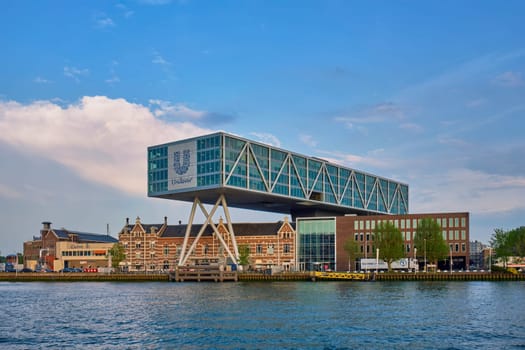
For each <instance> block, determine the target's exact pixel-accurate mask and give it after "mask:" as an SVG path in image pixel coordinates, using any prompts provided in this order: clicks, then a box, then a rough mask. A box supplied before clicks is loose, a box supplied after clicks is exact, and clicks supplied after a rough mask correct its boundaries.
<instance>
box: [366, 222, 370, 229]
mask: <svg viewBox="0 0 525 350" xmlns="http://www.w3.org/2000/svg"><path fill="white" fill-rule="evenodd" d="M366 229H367V230H370V220H366Z"/></svg>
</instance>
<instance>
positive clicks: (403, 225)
mask: <svg viewBox="0 0 525 350" xmlns="http://www.w3.org/2000/svg"><path fill="white" fill-rule="evenodd" d="M401 228H402V229H404V228H405V220H401Z"/></svg>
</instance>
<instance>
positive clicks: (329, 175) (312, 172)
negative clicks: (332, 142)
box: [148, 132, 408, 214]
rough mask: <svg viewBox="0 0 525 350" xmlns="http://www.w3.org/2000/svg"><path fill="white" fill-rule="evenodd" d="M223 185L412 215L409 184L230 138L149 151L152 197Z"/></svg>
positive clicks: (217, 136)
mask: <svg viewBox="0 0 525 350" xmlns="http://www.w3.org/2000/svg"><path fill="white" fill-rule="evenodd" d="M220 187H230V188H236V189H244V190H248V191H256V192H257V193H262V194H264V193H266V194H268V195H277V196H285V197H287V198H294V199H297V200H301V201H305V202H309V203H310V204H316V203H321V204H323V203H324V204H329V205H335V206H340V207H342V208H351V209H357V210H362V211H371V212H375V213H388V214H406V213H408V186H407V185H405V184H402V183H399V182H395V181H392V180H388V179H384V178H380V177H377V176H374V175H370V174H366V173H363V172H359V171H356V170H354V169H350V168H345V167H341V166H338V165H335V164H332V163H329V162H327V161H324V160H322V159H319V158H314V157H306V156H303V155H300V154H296V153H291V152H288V151H284V150H281V149H277V148H274V147H272V146H269V145H264V144H260V143H257V142H253V141H250V140H246V139H243V138H239V137H237V136H233V135H230V134H226V133H222V132H219V133H215V134H211V135H206V136H201V137H198V138H194V139H188V140H181V141H177V142H173V143H170V144H165V145H159V146H152V147H149V148H148V195H149V196H151V197H155V196H162V195H166V194H171V193H177V192H181V191H185V192H188V191H192V190H196V189H199V190H200V189H206V188H209V189H213V188H220ZM273 198H274V199H275V197H273Z"/></svg>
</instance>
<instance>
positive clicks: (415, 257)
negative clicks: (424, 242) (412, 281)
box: [414, 247, 419, 273]
mask: <svg viewBox="0 0 525 350" xmlns="http://www.w3.org/2000/svg"><path fill="white" fill-rule="evenodd" d="M416 259H417V248H415V247H414V261H415V260H416ZM417 267H418V268H417V270H419V264H418V265H417ZM414 273H416V266H414Z"/></svg>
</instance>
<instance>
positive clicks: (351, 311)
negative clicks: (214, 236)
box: [0, 282, 525, 350]
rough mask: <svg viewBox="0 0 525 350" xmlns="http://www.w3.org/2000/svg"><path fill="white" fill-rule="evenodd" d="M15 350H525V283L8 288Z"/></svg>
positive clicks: (3, 307)
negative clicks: (79, 349) (39, 349)
mask: <svg viewBox="0 0 525 350" xmlns="http://www.w3.org/2000/svg"><path fill="white" fill-rule="evenodd" d="M0 292H1V295H2V299H1V302H0V315H1V316H2V322H1V324H0V348H6V349H35V348H46V349H66V348H67V349H70V348H80V347H82V348H84V349H334V350H335V349H380V348H382V349H406V348H409V349H476V348H482V349H518V348H521V349H525V328H524V327H525V313H524V312H525V306H524V305H525V304H524V300H525V282H317V283H313V282H275V283H267V282H266V283H256V282H249V283H242V282H241V283H161V282H156V283H123V282H120V283H110V282H107V283H106V282H90V283H50V282H47V283H37V282H35V283H7V282H2V283H0Z"/></svg>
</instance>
